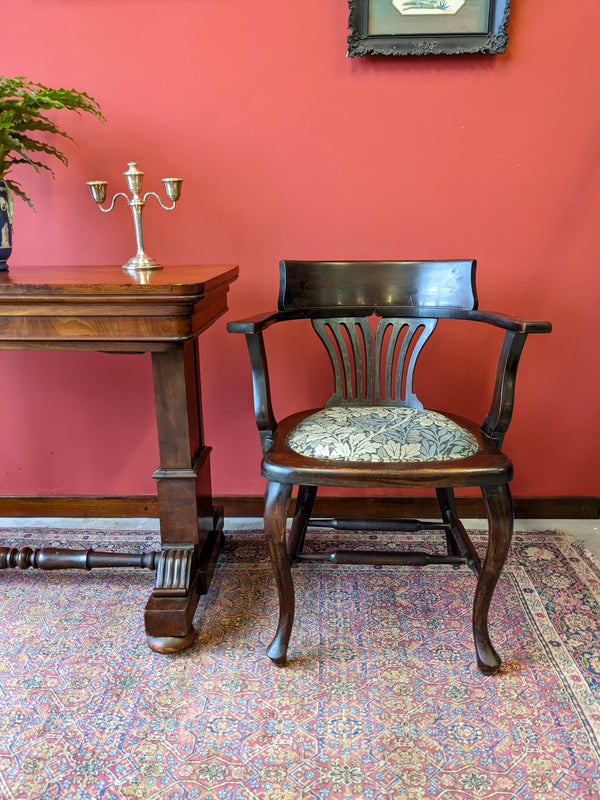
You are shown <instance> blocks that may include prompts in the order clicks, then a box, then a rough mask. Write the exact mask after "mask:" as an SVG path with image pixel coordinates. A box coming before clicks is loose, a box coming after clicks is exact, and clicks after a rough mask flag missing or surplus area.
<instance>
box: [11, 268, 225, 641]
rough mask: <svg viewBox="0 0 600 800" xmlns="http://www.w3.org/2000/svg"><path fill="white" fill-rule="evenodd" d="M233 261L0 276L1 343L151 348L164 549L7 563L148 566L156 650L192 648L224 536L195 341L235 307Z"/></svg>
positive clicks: (24, 554) (151, 637)
mask: <svg viewBox="0 0 600 800" xmlns="http://www.w3.org/2000/svg"><path fill="white" fill-rule="evenodd" d="M237 276H238V268H237V267H235V266H180V267H164V268H162V269H159V270H151V271H146V272H145V273H140V274H137V275H133V274H132V275H130V274H128V273H127V272H125V271H124V270H123V269H122V268H121V267H118V266H105V267H76V266H73V267H48V266H44V267H11V268H10V271H9V272H5V273H0V349H3V350H91V351H98V352H111V353H143V352H150V353H151V358H152V373H153V383H154V398H155V405H156V422H157V428H158V442H159V453H160V466H159V468H158V469H157V470H156V471H155V473H154V478H155V479H156V482H157V495H158V510H159V518H160V534H161V551H160V553H147V554H144V555H143V556H141V557H140V556H130V555H128V554H102V553H94V552H93V551H67V550H64V551H63V550H61V551H58V550H53V549H51V548H41V549H40V550H35V551H33V550H31V549H30V548H22V549H21V550H17V549H15V548H9V547H2V548H0V568H6V567H21V568H27V567H38V568H41V569H65V568H80V569H81V568H83V569H90V568H93V567H94V566H123V565H126V566H142V567H148V568H150V569H156V571H157V577H156V586H155V588H154V590H153V591H152V594H151V596H150V598H149V600H148V603H147V605H146V610H145V615H144V619H145V627H146V634H147V639H148V644H149V646H150V647H151V648H152V649H153V650H156V651H158V652H163V653H166V652H174V651H176V650H181V649H183V648H185V647H187V646H189V645H190V644H191V642H192V641H193V638H194V629H193V626H192V620H193V616H194V612H195V610H196V606H197V604H198V599H199V596H200V595H201V594H205V593H206V592H207V590H208V586H209V584H210V580H211V577H212V574H213V571H214V567H215V564H216V561H217V558H218V555H219V552H220V549H221V546H222V541H223V533H222V526H223V517H222V512H220V511H218V510H217V511H216V510H215V509H214V508H213V505H212V494H211V481H210V464H209V457H210V449H211V448H210V447H208V446H207V445H206V444H205V442H204V439H203V431H202V405H201V397H200V384H199V377H200V372H199V361H198V348H197V342H196V340H197V338H198V336H199V335H200V334H201V333H202V331H204V330H206V328H208V327H209V326H210V325H212V323H213V322H214V321H215V320H216V319H217V318H218V317H219V316H221V314H223V313H224V312H225V311H226V310H227V292H228V290H229V286H230V284H231V283H232V281H234V280H235V279H236V278H237Z"/></svg>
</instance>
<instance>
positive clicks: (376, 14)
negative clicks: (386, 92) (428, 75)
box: [348, 0, 510, 56]
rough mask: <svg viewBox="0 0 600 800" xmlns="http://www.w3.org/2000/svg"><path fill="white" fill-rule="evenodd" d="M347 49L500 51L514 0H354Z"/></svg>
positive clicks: (358, 51) (396, 53) (435, 52)
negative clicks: (511, 3)
mask: <svg viewBox="0 0 600 800" xmlns="http://www.w3.org/2000/svg"><path fill="white" fill-rule="evenodd" d="M349 8H350V16H349V22H348V26H349V28H350V34H349V36H348V55H349V56H366V55H384V56H423V55H444V54H447V55H451V54H461V53H486V54H489V55H496V54H498V53H504V52H505V50H506V42H507V38H508V37H507V33H506V29H507V26H508V14H509V11H510V0H349Z"/></svg>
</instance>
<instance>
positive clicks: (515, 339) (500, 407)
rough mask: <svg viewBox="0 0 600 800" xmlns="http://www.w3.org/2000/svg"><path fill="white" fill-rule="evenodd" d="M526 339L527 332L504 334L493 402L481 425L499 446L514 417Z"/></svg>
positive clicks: (485, 433)
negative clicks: (519, 370)
mask: <svg viewBox="0 0 600 800" xmlns="http://www.w3.org/2000/svg"><path fill="white" fill-rule="evenodd" d="M526 339H527V334H526V333H516V332H515V331H511V330H509V331H507V332H506V334H505V335H504V342H503V343H502V349H501V351H500V357H499V359H498V367H497V370H496V383H495V386H494V395H493V398H492V404H491V406H490V410H489V413H488V415H487V417H486V418H485V420H484V421H483V424H482V426H481V430H482V433H483V434H484V436H486V437H487V438H488V439H490V440H491V441H493V442H494V444H495V445H496V446H497V447H501V446H502V442H503V441H504V435H505V434H506V431H507V430H508V426H509V425H510V421H511V419H512V414H513V404H514V399H515V382H516V377H517V367H518V366H519V360H520V358H521V353H522V351H523V347H524V345H525V340H526Z"/></svg>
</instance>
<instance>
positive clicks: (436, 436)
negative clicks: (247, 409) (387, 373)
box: [288, 406, 478, 462]
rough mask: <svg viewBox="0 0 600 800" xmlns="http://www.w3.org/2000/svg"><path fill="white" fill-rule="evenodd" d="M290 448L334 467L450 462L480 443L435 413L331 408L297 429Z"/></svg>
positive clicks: (464, 454) (379, 408)
mask: <svg viewBox="0 0 600 800" xmlns="http://www.w3.org/2000/svg"><path fill="white" fill-rule="evenodd" d="M288 445H289V447H290V448H291V449H292V450H294V451H295V452H296V453H299V454H300V455H303V456H308V457H309V458H321V459H332V460H335V461H368V462H377V461H411V462H419V461H446V460H447V459H457V458H466V457H468V456H471V455H473V454H474V453H476V452H477V447H478V445H477V440H476V439H475V437H474V436H473V435H472V434H471V433H469V432H468V431H466V430H464V428H461V427H460V425H457V424H456V423H455V422H453V421H452V420H450V419H448V418H447V417H445V416H443V414H439V413H438V412H437V411H428V410H426V409H418V408H397V407H395V406H331V407H330V408H325V409H323V410H322V411H318V412H317V413H316V414H312V415H311V416H310V417H307V418H306V419H304V420H303V421H302V422H301V423H299V424H298V425H297V426H296V427H295V428H294V429H293V430H292V431H291V433H290V435H289V436H288Z"/></svg>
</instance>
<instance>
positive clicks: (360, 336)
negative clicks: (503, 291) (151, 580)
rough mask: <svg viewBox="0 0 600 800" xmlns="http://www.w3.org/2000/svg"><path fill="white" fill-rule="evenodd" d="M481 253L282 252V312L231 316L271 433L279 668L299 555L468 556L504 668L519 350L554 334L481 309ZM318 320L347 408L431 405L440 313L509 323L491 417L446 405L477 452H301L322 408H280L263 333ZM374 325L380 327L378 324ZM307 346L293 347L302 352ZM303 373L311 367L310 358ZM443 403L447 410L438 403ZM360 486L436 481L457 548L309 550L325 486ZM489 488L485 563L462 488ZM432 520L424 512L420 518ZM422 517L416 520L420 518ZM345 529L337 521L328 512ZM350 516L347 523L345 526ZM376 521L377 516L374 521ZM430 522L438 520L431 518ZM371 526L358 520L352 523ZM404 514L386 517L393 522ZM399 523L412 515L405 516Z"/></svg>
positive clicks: (351, 559)
mask: <svg viewBox="0 0 600 800" xmlns="http://www.w3.org/2000/svg"><path fill="white" fill-rule="evenodd" d="M475 275H476V262H475V261H473V260H471V261H443V262H442V261H424V262H415V261H410V262H407V261H402V262H392V261H343V262H339V261H338V262H332V261H320V262H315V261H311V262H306V261H281V262H280V290H279V300H278V310H277V312H273V313H269V314H262V315H254V316H250V317H247V318H246V319H242V320H238V321H236V322H232V323H229V325H228V330H229V331H230V332H232V333H244V334H245V335H246V340H247V344H248V349H249V353H250V362H251V369H252V374H253V386H254V410H255V416H256V422H257V426H258V429H259V432H260V436H261V444H262V448H263V459H262V465H261V474H262V476H263V477H264V478H265V479H266V480H267V490H266V494H265V506H264V525H265V535H266V538H267V543H268V546H269V553H270V556H271V563H272V566H273V572H274V575H275V579H276V583H277V589H278V593H279V610H280V617H279V624H278V627H277V632H276V634H275V637H274V639H273V641H272V643H271V644H270V646H269V648H268V650H267V653H268V655H269V657H270V658H271V659H272V660H273V661H274V662H275V663H276V664H278V665H283V664H284V663H285V660H286V653H287V648H288V645H289V639H290V635H291V631H292V625H293V618H294V587H293V580H292V573H291V570H290V563H289V562H290V560H291V559H293V558H295V557H296V558H297V557H301V558H304V559H306V558H316V559H319V560H322V559H327V560H332V561H333V562H334V563H356V562H357V561H360V562H361V563H368V564H379V563H386V564H387V563H400V564H411V563H412V564H419V565H424V564H429V563H434V562H437V561H442V562H443V563H466V564H468V565H469V566H470V567H471V569H472V570H473V572H474V573H475V575H476V576H477V583H476V589H475V597H474V606H473V637H474V642H475V650H476V658H477V665H478V667H479V669H480V671H481V672H483V673H485V674H490V673H492V672H495V671H497V670H498V668H499V666H500V657H499V656H498V654H497V653H496V651H495V650H494V647H493V645H492V643H491V641H490V637H489V631H488V625H487V618H488V612H489V608H490V604H491V600H492V596H493V592H494V588H495V586H496V583H497V581H498V577H499V575H500V573H501V570H502V567H503V565H504V561H505V558H506V554H507V551H508V546H509V544H510V538H511V534H512V528H513V507H512V500H511V494H510V489H509V483H510V481H511V479H512V475H513V468H512V464H511V462H510V459H509V458H508V457H507V456H506V455H505V454H504V453H503V452H502V451H501V450H500V449H499V448H500V446H501V444H502V441H503V438H504V434H505V433H506V430H507V429H508V426H509V424H510V421H511V417H512V410H513V404H514V396H515V382H516V374H517V367H518V364H519V359H520V356H521V352H522V349H523V345H524V343H525V339H526V336H527V335H528V334H530V333H548V332H549V331H550V330H551V325H550V323H548V322H545V321H538V320H526V319H521V318H518V317H514V316H511V315H503V314H497V313H490V312H485V311H480V310H479V309H478V300H477V290H476V284H475ZM301 318H304V319H311V320H312V323H313V327H314V329H315V330H316V332H317V334H318V335H319V337H320V338H321V341H322V342H323V344H324V345H325V348H326V351H327V353H328V355H329V358H330V361H331V364H332V369H333V382H334V388H333V394H332V395H331V397H330V399H329V400H328V402H327V405H329V406H337V405H346V406H347V405H376V406H377V405H380V406H383V405H385V406H390V405H392V406H399V407H408V408H422V403H421V401H420V400H419V399H418V398H417V396H416V394H415V393H414V391H413V386H412V378H413V373H414V368H415V363H416V361H417V358H418V356H419V354H420V352H421V349H422V347H423V346H424V345H425V344H426V342H427V340H428V339H429V337H430V336H431V335H432V334H433V332H434V330H435V328H436V323H437V319H438V318H444V319H450V320H452V319H460V320H471V321H472V322H473V323H478V324H481V323H483V324H488V325H493V326H496V327H499V328H503V329H504V330H505V331H506V334H505V339H504V344H503V347H502V350H501V352H500V356H499V359H498V363H497V366H496V382H495V388H494V393H493V397H492V399H491V404H490V410H489V413H488V415H487V417H486V418H485V420H484V422H483V423H480V422H475V421H471V420H467V419H464V418H463V417H459V416H456V415H455V414H453V413H450V412H448V411H447V410H445V409H443V406H442V403H443V394H444V393H443V392H442V393H441V402H440V407H441V409H443V410H442V413H443V414H444V416H446V417H447V418H449V419H451V420H453V421H454V422H455V423H457V424H458V425H459V426H460V427H461V428H463V429H464V430H466V431H468V432H469V433H470V434H471V435H472V436H473V437H474V439H475V440H476V442H477V449H476V452H475V453H474V454H472V455H469V456H468V457H464V458H458V459H449V460H431V461H422V462H413V461H401V460H400V459H398V460H396V461H382V462H365V461H360V462H359V461H352V460H333V459H327V458H313V457H307V456H304V455H301V454H300V453H298V452H297V451H295V450H294V449H292V448H291V447H290V445H289V436H290V434H291V432H292V431H293V430H294V429H295V428H296V427H297V426H298V425H299V424H300V423H301V422H302V421H303V420H305V419H306V418H307V417H309V416H311V415H312V414H313V413H315V411H317V409H307V410H302V411H297V412H295V413H292V414H291V415H289V416H287V417H286V418H285V419H279V420H278V419H276V418H275V416H274V414H273V406H272V401H271V391H270V387H269V372H268V364H267V354H266V350H265V346H264V341H263V338H262V334H263V331H264V330H266V328H268V327H270V326H271V325H274V324H275V323H282V322H284V321H286V320H288V319H301ZM373 331H374V332H375V333H373ZM301 356H302V347H298V348H296V349H295V350H294V351H292V352H290V358H291V359H294V360H295V361H298V360H299V359H300V358H301ZM297 374H298V375H303V374H304V370H303V369H302V368H301V367H300V365H298V368H297ZM436 410H437V409H436ZM294 485H297V486H299V487H300V488H299V491H298V500H297V503H296V509H295V513H294V519H293V522H292V527H291V530H290V534H289V536H287V539H286V517H287V511H288V507H289V500H290V496H291V490H292V487H293V486H294ZM321 486H325V487H344V488H348V489H360V490H365V489H390V488H395V489H402V490H405V489H411V488H413V489H431V490H435V492H436V496H437V502H438V513H439V514H440V515H441V518H442V524H441V525H440V526H439V527H440V529H441V531H442V532H443V533H444V535H445V540H446V550H447V554H446V555H445V556H440V555H433V556H432V555H428V554H422V553H419V554H415V553H398V552H394V553H393V554H391V555H389V554H383V555H382V554H381V553H380V552H376V551H375V552H363V551H357V550H354V549H353V550H351V551H348V550H338V551H336V552H334V553H331V554H326V555H323V554H321V553H319V554H316V555H315V554H313V555H310V554H306V553H304V552H302V547H303V542H304V534H305V532H306V528H307V526H308V525H310V524H311V520H310V515H311V513H312V509H313V505H314V508H315V509H316V508H318V506H317V503H316V502H315V496H316V492H317V490H318V488H319V487H321ZM467 487H479V489H480V490H481V491H482V494H483V500H484V503H485V507H486V511H487V518H488V523H489V537H488V547H487V555H486V558H485V560H484V562H483V564H482V563H481V560H480V558H479V556H478V554H477V552H476V550H475V548H474V546H473V544H472V542H471V540H470V539H469V536H468V534H467V531H466V530H465V527H464V525H463V524H462V522H461V520H460V518H459V516H458V504H457V501H456V498H455V495H454V489H455V488H462V489H464V488H467ZM416 522H417V524H420V523H419V521H416ZM411 523H412V524H414V523H415V521H414V520H412V521H411ZM328 524H332V526H333V527H338V522H337V521H335V520H334V521H328ZM343 524H344V522H343V520H340V521H339V527H343ZM375 524H376V522H375V521H373V520H366V521H365V522H364V527H365V529H367V530H372V529H373V525H375ZM423 524H426V523H423ZM348 527H349V528H350V529H355V528H356V527H359V523H358V522H356V521H355V520H353V521H352V523H351V524H350V525H349V526H348ZM391 527H392V522H391V521H389V520H386V521H385V528H386V529H389V528H391ZM398 529H399V530H406V529H407V528H406V524H405V523H402V522H401V521H400V522H399V523H398Z"/></svg>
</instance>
